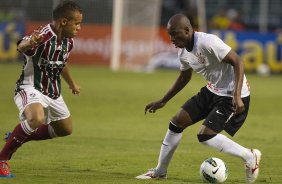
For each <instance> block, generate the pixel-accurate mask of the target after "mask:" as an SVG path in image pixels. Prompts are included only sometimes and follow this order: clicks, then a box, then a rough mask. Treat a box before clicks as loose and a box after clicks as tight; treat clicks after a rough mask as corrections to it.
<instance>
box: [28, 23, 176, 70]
mask: <svg viewBox="0 0 282 184" xmlns="http://www.w3.org/2000/svg"><path fill="white" fill-rule="evenodd" d="M44 24H47V23H46V22H45V23H44V22H27V24H26V32H28V33H29V32H31V31H33V30H34V29H36V28H38V27H39V26H41V25H44ZM111 34H112V33H111V25H102V24H101V25H99V24H83V25H82V29H81V31H80V32H79V33H78V35H77V37H76V38H75V45H74V49H73V51H72V53H71V55H70V60H69V62H70V63H72V64H94V65H110V60H111V52H112V51H111V49H112V46H111V45H112V44H111ZM121 34H122V37H121V42H122V43H121V55H120V60H121V63H120V65H121V67H125V68H134V67H136V66H137V67H143V66H144V65H146V64H147V63H148V61H149V59H150V58H151V57H152V55H153V54H154V53H158V52H163V51H169V50H170V51H171V48H173V47H172V45H170V43H169V38H168V36H167V34H166V31H165V29H158V30H152V28H149V27H144V26H143V27H136V26H135V27H123V30H122V33H121Z"/></svg>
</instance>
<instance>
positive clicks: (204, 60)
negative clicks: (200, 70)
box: [196, 53, 207, 65]
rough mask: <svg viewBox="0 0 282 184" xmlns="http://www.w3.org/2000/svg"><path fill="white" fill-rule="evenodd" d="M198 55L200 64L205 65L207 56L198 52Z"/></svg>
mask: <svg viewBox="0 0 282 184" xmlns="http://www.w3.org/2000/svg"><path fill="white" fill-rule="evenodd" d="M196 56H197V59H198V62H199V63H200V64H203V65H204V64H205V63H206V62H207V57H206V56H204V55H203V54H202V53H196Z"/></svg>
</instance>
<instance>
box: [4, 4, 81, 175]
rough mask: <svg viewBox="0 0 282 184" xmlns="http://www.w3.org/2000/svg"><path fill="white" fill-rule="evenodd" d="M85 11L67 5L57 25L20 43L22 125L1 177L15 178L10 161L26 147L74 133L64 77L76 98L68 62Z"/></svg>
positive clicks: (61, 7) (7, 147)
mask: <svg viewBox="0 0 282 184" xmlns="http://www.w3.org/2000/svg"><path fill="white" fill-rule="evenodd" d="M82 18H83V14H82V9H81V8H80V7H79V5H77V4H76V3H75V2H73V1H69V0H67V1H63V2H61V3H60V4H58V6H57V7H56V8H55V9H54V10H53V21H52V23H50V24H47V25H45V26H43V27H40V28H39V29H37V30H35V31H34V32H33V33H31V34H30V35H28V36H25V37H24V38H22V39H21V40H20V41H19V42H18V47H17V49H18V51H19V52H21V53H22V54H23V55H24V57H25V61H24V65H23V69H22V74H21V75H20V78H19V79H18V81H17V82H16V89H15V97H14V100H15V103H16V105H17V107H18V109H19V117H20V123H19V124H18V125H17V126H16V127H15V129H14V130H13V132H12V133H11V135H10V136H9V138H8V139H7V142H6V144H5V145H4V147H3V149H2V150H1V152H0V177H3V178H10V177H13V175H12V174H11V172H10V170H9V165H8V163H7V161H8V160H10V159H11V157H12V155H13V153H14V152H15V151H16V150H17V149H18V148H19V147H20V146H21V145H22V144H24V143H26V142H28V141H31V140H46V139H51V138H55V137H61V136H67V135H70V134H71V133H72V122H71V116H70V112H69V110H68V107H67V105H66V104H65V102H64V100H63V97H62V94H61V79H60V75H62V77H63V79H64V80H65V82H66V83H67V84H68V86H69V88H70V89H71V91H72V93H73V94H74V95H79V94H80V86H79V85H78V84H76V82H75V81H74V79H73V78H72V76H71V74H70V71H69V67H68V64H67V59H68V57H69V54H70V52H71V50H72V48H73V45H74V40H73V37H74V36H75V35H76V34H77V33H78V32H79V31H80V29H81V22H82Z"/></svg>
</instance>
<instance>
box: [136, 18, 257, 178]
mask: <svg viewBox="0 0 282 184" xmlns="http://www.w3.org/2000/svg"><path fill="white" fill-rule="evenodd" d="M167 30H168V34H169V35H170V38H171V41H172V42H173V44H174V45H175V46H176V47H177V48H179V52H178V56H179V60H180V71H181V72H180V75H179V77H178V78H177V79H176V81H175V83H174V85H173V86H172V87H171V88H170V90H168V92H167V93H166V94H165V95H164V96H163V98H161V99H160V100H158V101H155V102H152V103H150V104H148V105H147V106H146V107H145V113H146V112H150V113H154V112H156V110H157V109H159V108H162V107H164V106H165V105H166V103H167V102H168V101H169V100H170V99H171V98H173V97H174V96H175V95H176V94H177V93H178V92H179V91H181V90H182V89H183V88H184V87H185V86H186V84H187V83H188V82H189V81H190V80H191V77H192V71H194V72H196V73H199V74H201V75H202V76H203V77H204V78H205V79H206V80H207V81H208V84H207V85H206V86H204V87H203V88H202V89H201V90H200V92H199V93H198V94H196V95H195V96H193V97H192V98H190V99H188V100H187V101H186V102H185V103H184V105H183V106H182V108H181V109H180V110H179V112H178V113H176V115H175V116H174V117H173V118H172V119H171V120H170V124H169V128H168V131H167V133H166V135H165V138H164V141H163V144H162V145H161V150H160V155H159V160H158V165H157V166H156V168H154V169H151V170H149V171H148V172H146V173H144V174H142V175H139V176H137V177H136V178H137V179H154V178H159V179H160V178H166V174H167V169H168V165H169V163H170V160H171V158H172V156H173V154H174V151H175V150H176V148H177V146H178V144H179V142H180V140H181V137H182V132H183V131H184V129H185V128H187V127H189V126H191V125H193V124H194V123H197V122H199V121H201V120H204V121H203V124H202V127H201V128H200V131H199V133H198V135H197V136H198V140H199V142H200V143H202V144H203V145H205V146H208V147H210V148H214V149H216V150H218V151H220V152H223V153H226V154H229V155H232V156H236V157H239V158H241V159H242V160H243V161H244V163H245V169H246V170H245V171H246V181H247V182H248V183H252V182H254V181H255V180H256V179H257V177H258V173H259V162H260V159H261V152H260V151H259V150H258V149H248V148H245V147H243V146H241V145H240V144H238V143H236V142H234V141H233V140H231V139H230V138H228V137H227V136H225V135H223V134H221V132H222V131H223V130H225V131H226V132H227V133H228V134H229V135H231V136H234V135H235V133H236V132H237V131H238V130H239V129H240V128H241V126H242V125H243V123H244V121H245V119H246V118H247V114H248V109H249V102H250V89H249V85H248V83H247V79H246V77H245V75H244V64H243V62H242V60H241V59H240V57H239V56H238V54H236V52H234V51H233V50H232V49H231V48H230V47H229V46H228V45H226V44H225V43H224V42H223V41H222V40H221V39H219V38H218V37H217V36H215V35H212V34H207V33H203V32H196V31H194V30H193V28H192V26H191V23H190V20H189V19H188V18H187V17H186V16H184V15H182V14H176V15H174V16H173V17H172V18H171V19H170V20H169V22H168V25H167Z"/></svg>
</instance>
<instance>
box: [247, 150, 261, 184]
mask: <svg viewBox="0 0 282 184" xmlns="http://www.w3.org/2000/svg"><path fill="white" fill-rule="evenodd" d="M251 152H252V153H253V156H254V158H253V160H252V162H251V163H249V164H246V182H247V183H253V182H255V180H256V179H257V177H258V175H259V162H260V159H261V152H260V151H259V150H258V149H252V150H251Z"/></svg>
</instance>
